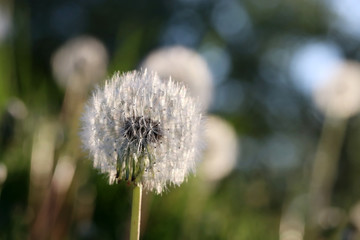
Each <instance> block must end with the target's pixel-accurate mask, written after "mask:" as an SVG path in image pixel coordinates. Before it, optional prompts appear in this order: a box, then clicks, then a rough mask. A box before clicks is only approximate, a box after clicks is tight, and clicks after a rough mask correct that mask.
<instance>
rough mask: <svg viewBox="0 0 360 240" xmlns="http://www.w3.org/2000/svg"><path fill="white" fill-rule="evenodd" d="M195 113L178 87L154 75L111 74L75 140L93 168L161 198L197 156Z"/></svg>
mask: <svg viewBox="0 0 360 240" xmlns="http://www.w3.org/2000/svg"><path fill="white" fill-rule="evenodd" d="M201 122H202V116H201V109H200V107H199V106H198V105H197V101H194V99H193V98H192V97H190V96H189V94H188V93H187V90H186V88H185V87H184V86H182V85H181V84H179V83H175V82H173V81H171V80H170V81H167V82H162V81H161V80H160V79H159V77H158V76H157V74H156V73H154V72H148V71H147V70H144V71H138V72H137V71H133V72H128V73H124V74H122V75H120V74H119V73H116V74H114V75H113V76H112V77H111V79H109V80H108V81H106V83H105V85H104V86H103V87H98V88H97V89H96V90H95V91H94V93H93V95H92V97H91V98H90V99H89V101H88V103H87V106H86V110H85V112H84V115H83V118H82V132H81V138H82V142H83V144H84V147H85V149H87V150H88V151H89V152H90V155H91V156H92V158H93V164H94V167H95V168H97V169H99V170H100V171H101V172H103V173H107V174H108V176H109V182H110V183H113V182H115V181H119V180H125V181H131V182H135V183H136V184H142V185H143V187H144V189H145V190H149V191H154V192H156V193H161V192H162V191H163V190H164V189H165V188H166V186H167V184H172V185H180V184H181V183H182V182H183V181H184V180H185V178H186V176H187V174H188V173H189V172H193V171H194V169H195V162H196V160H197V159H198V157H199V152H200V150H201V147H200V145H201V129H202V128H201V126H202V124H201Z"/></svg>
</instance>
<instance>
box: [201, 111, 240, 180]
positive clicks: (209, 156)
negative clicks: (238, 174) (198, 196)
mask: <svg viewBox="0 0 360 240" xmlns="http://www.w3.org/2000/svg"><path fill="white" fill-rule="evenodd" d="M205 142H206V147H205V152H204V159H203V161H202V163H201V164H200V168H199V175H200V177H202V178H203V179H205V180H207V181H210V182H216V181H219V180H221V179H222V178H224V177H226V176H227V175H228V174H229V173H230V172H231V171H232V170H233V169H234V168H235V166H236V161H237V157H238V152H239V147H238V146H239V144H238V139H237V136H236V133H235V130H234V128H233V127H232V126H231V125H230V124H229V123H227V122H226V121H225V120H223V119H221V118H220V117H216V116H210V117H208V119H207V127H206V131H205Z"/></svg>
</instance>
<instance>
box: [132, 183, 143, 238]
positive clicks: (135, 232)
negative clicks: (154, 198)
mask: <svg viewBox="0 0 360 240" xmlns="http://www.w3.org/2000/svg"><path fill="white" fill-rule="evenodd" d="M141 195H142V186H141V184H139V185H137V186H135V188H134V190H133V200H132V210H131V226H130V240H139V237H140V217H141Z"/></svg>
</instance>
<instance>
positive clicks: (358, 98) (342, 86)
mask: <svg viewBox="0 0 360 240" xmlns="http://www.w3.org/2000/svg"><path fill="white" fill-rule="evenodd" d="M314 101H315V104H316V106H317V107H318V108H319V109H320V110H321V111H322V112H324V113H325V114H328V115H329V116H331V117H334V118H348V117H351V116H353V115H355V114H357V113H358V112H359V111H360V64H359V63H357V62H350V61H348V62H344V63H342V64H341V65H340V66H338V68H337V69H336V70H335V74H334V75H333V76H332V77H331V78H330V79H329V80H328V81H325V82H324V84H322V86H320V87H319V88H318V89H317V90H316V91H315V92H314Z"/></svg>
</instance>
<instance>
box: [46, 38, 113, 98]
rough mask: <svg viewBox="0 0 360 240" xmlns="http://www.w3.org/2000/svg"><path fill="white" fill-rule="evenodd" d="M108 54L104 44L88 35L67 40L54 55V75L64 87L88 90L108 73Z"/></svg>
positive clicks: (74, 89) (52, 62)
mask: <svg viewBox="0 0 360 240" xmlns="http://www.w3.org/2000/svg"><path fill="white" fill-rule="evenodd" d="M107 63H108V54H107V51H106V49H105V47H104V45H103V44H102V43H101V42H100V41H99V40H97V39H95V38H93V37H88V36H82V37H77V38H74V39H71V40H69V41H68V42H66V43H65V44H64V45H63V46H62V47H60V48H59V49H58V50H57V51H56V52H55V54H54V56H53V57H52V61H51V64H52V69H53V75H54V77H55V79H56V81H57V83H58V85H59V86H60V87H62V88H66V87H69V88H71V89H72V90H73V91H84V89H85V90H86V91H87V90H88V88H89V87H90V86H91V85H92V84H94V83H96V82H98V81H99V80H101V79H102V78H103V77H104V76H105V75H106V69H107Z"/></svg>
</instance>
